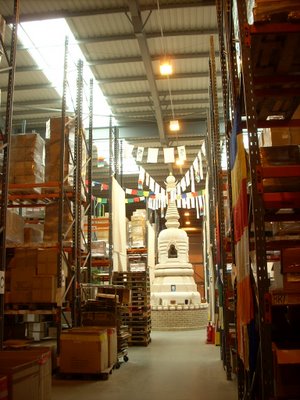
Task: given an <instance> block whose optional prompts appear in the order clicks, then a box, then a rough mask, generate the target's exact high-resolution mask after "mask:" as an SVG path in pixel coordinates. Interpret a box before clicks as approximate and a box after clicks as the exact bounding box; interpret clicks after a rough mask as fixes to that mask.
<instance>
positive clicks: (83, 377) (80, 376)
mask: <svg viewBox="0 0 300 400" xmlns="http://www.w3.org/2000/svg"><path fill="white" fill-rule="evenodd" d="M114 368H115V365H114V364H113V365H111V366H110V367H109V368H107V369H105V370H103V371H102V372H99V373H86V372H76V373H74V372H72V373H71V372H70V373H67V372H60V371H59V372H58V377H59V378H61V379H66V380H78V381H99V380H100V381H107V380H108V378H109V375H111V374H112V371H113V369H114Z"/></svg>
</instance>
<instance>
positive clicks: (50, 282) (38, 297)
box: [32, 275, 56, 303]
mask: <svg viewBox="0 0 300 400" xmlns="http://www.w3.org/2000/svg"><path fill="white" fill-rule="evenodd" d="M32 301H33V302H36V303H55V302H56V278H55V277H54V276H50V275H48V276H47V275H44V276H35V277H34V278H33V283H32Z"/></svg>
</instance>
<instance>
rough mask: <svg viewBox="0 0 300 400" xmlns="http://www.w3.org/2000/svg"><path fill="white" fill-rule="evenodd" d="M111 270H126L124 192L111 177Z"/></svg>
mask: <svg viewBox="0 0 300 400" xmlns="http://www.w3.org/2000/svg"><path fill="white" fill-rule="evenodd" d="M112 224H113V227H114V229H113V244H114V248H113V270H114V271H126V270H127V250H126V208H125V192H124V190H123V189H122V188H121V186H120V185H119V184H118V182H117V181H116V180H115V178H112Z"/></svg>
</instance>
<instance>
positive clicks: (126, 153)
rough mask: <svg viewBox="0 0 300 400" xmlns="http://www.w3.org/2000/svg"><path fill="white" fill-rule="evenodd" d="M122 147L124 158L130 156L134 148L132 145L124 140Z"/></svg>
mask: <svg viewBox="0 0 300 400" xmlns="http://www.w3.org/2000/svg"><path fill="white" fill-rule="evenodd" d="M124 147H125V148H124V158H130V157H131V156H132V150H133V148H134V145H133V144H129V143H127V142H125V146H124Z"/></svg>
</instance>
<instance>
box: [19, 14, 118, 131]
mask: <svg viewBox="0 0 300 400" xmlns="http://www.w3.org/2000/svg"><path fill="white" fill-rule="evenodd" d="M66 36H67V37H68V38H69V52H68V90H67V107H68V109H69V110H72V111H74V108H75V105H76V75H77V68H76V66H77V62H78V60H79V59H81V60H82V61H83V65H84V67H83V81H84V82H85V84H84V95H83V98H84V99H83V100H84V101H83V115H84V121H83V123H84V125H88V99H89V88H88V86H89V82H90V79H94V104H93V111H94V121H93V125H94V126H95V127H96V126H108V125H109V116H110V115H111V110H110V108H109V106H108V104H107V102H106V99H105V97H104V95H103V93H102V92H101V90H100V88H99V85H98V84H97V83H96V82H95V77H94V75H93V73H92V71H91V69H90V68H89V67H88V66H87V62H86V59H85V57H84V55H83V54H82V52H81V50H80V48H79V46H78V45H77V43H76V40H75V38H74V36H73V34H72V32H71V30H70V28H69V26H68V24H67V22H66V20H65V19H53V20H44V21H35V22H24V23H22V24H21V29H19V31H18V37H19V39H20V40H21V41H22V43H23V45H24V46H25V47H26V48H27V49H28V51H29V53H30V54H31V56H32V57H33V59H34V60H35V62H36V63H37V64H38V66H39V67H40V68H42V69H43V72H44V74H45V75H46V77H47V78H48V79H49V81H50V82H51V83H52V84H53V85H54V86H55V89H56V90H57V93H58V94H59V95H60V96H62V89H63V72H64V53H65V37H66Z"/></svg>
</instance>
